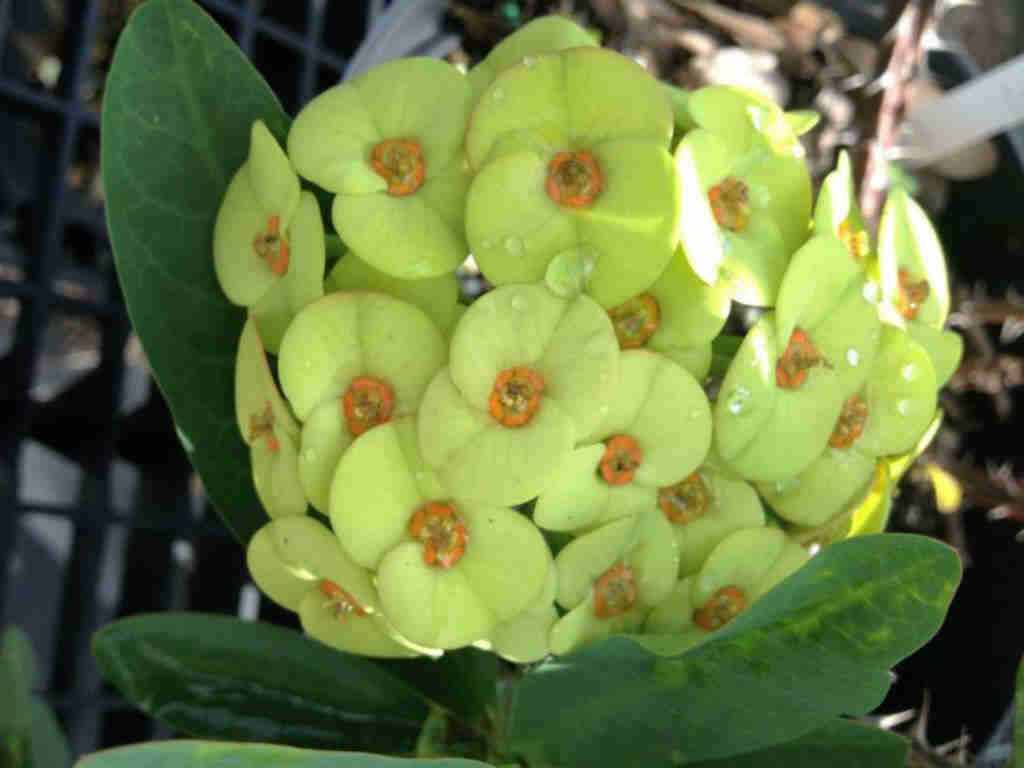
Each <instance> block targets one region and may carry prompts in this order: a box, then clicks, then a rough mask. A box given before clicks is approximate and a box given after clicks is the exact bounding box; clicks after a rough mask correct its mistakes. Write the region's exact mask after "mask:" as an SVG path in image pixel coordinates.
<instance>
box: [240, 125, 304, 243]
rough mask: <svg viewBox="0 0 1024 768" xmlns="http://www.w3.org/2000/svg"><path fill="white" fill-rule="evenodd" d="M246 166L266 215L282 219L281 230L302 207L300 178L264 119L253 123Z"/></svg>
mask: <svg viewBox="0 0 1024 768" xmlns="http://www.w3.org/2000/svg"><path fill="white" fill-rule="evenodd" d="M246 167H247V168H248V169H249V181H250V183H251V184H252V188H253V191H254V192H255V193H256V197H257V199H258V200H259V201H260V205H261V206H262V208H263V210H264V211H265V212H266V213H267V215H276V216H280V217H281V227H282V228H284V227H285V226H287V225H288V224H290V223H291V219H292V214H293V213H294V212H295V208H296V206H298V204H299V177H298V176H296V175H295V171H293V170H292V166H291V163H289V162H288V157H287V156H286V155H285V153H284V150H282V149H281V145H280V144H278V143H277V139H275V138H274V137H273V136H271V135H270V131H269V130H267V126H266V123H264V122H263V121H262V120H257V121H256V122H254V123H253V124H252V130H251V132H250V143H249V158H248V161H247V163H246Z"/></svg>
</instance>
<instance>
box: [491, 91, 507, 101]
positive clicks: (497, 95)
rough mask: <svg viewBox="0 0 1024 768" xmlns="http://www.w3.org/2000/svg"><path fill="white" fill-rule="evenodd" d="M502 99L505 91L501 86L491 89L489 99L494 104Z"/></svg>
mask: <svg viewBox="0 0 1024 768" xmlns="http://www.w3.org/2000/svg"><path fill="white" fill-rule="evenodd" d="M504 100H505V92H504V91H503V90H501V88H495V89H494V90H493V91H491V101H493V102H494V103H495V104H500V103H501V102H502V101H504Z"/></svg>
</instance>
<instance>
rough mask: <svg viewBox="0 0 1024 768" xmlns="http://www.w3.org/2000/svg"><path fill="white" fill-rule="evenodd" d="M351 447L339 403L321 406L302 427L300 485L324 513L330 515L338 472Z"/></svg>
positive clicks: (336, 401)
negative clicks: (333, 484)
mask: <svg viewBox="0 0 1024 768" xmlns="http://www.w3.org/2000/svg"><path fill="white" fill-rule="evenodd" d="M351 444H352V436H351V435H350V434H349V432H348V429H347V428H346V427H345V418H344V415H343V413H342V406H341V402H340V401H338V400H328V401H327V402H325V403H321V404H320V405H318V406H317V407H316V408H314V409H313V412H312V413H311V414H309V418H308V419H306V421H305V423H304V424H303V425H302V442H301V444H300V450H299V482H300V483H301V484H302V490H303V492H304V493H305V494H306V498H307V499H309V503H310V504H312V505H313V507H314V508H316V509H317V510H318V511H320V512H324V513H326V512H327V507H328V499H329V494H330V490H331V481H332V480H333V479H334V470H335V469H337V468H338V462H339V461H340V460H341V456H342V454H343V453H345V451H346V449H347V448H348V447H349V445H351Z"/></svg>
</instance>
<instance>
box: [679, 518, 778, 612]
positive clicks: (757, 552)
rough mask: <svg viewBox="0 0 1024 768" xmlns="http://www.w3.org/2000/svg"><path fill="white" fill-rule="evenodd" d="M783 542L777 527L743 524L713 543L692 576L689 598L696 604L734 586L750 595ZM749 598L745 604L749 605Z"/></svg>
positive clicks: (775, 558) (771, 563) (701, 603)
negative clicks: (713, 546)
mask: <svg viewBox="0 0 1024 768" xmlns="http://www.w3.org/2000/svg"><path fill="white" fill-rule="evenodd" d="M785 545H786V534H784V533H783V532H782V531H781V530H779V529H778V528H744V529H743V530H740V531H736V532H735V533H732V534H729V536H727V537H726V538H725V539H723V540H722V542H721V543H720V544H719V545H718V546H717V547H715V548H714V549H713V550H712V552H711V554H710V555H708V559H707V560H706V561H705V562H704V565H703V567H702V568H701V569H700V572H699V573H698V574H697V576H696V577H694V580H693V584H692V587H691V589H690V599H691V600H692V601H693V605H695V606H697V607H698V608H699V607H700V606H702V605H704V604H705V603H706V602H707V601H708V600H709V599H710V598H711V596H712V595H714V594H715V592H717V591H718V590H720V589H722V588H724V587H728V586H735V587H739V588H740V589H742V590H743V592H744V594H746V595H751V594H753V593H754V592H755V590H757V589H758V586H759V585H760V583H761V581H762V580H763V579H764V577H765V575H766V574H767V573H768V572H769V570H770V569H771V568H772V566H773V565H775V561H776V560H778V558H779V555H780V554H782V551H783V548H784V547H785ZM750 602H751V601H750V600H749V599H748V601H747V604H748V606H749V604H750Z"/></svg>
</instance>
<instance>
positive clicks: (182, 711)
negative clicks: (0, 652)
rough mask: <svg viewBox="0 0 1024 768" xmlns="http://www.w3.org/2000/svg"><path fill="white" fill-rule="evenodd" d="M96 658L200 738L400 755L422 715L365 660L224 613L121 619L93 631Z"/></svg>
mask: <svg viewBox="0 0 1024 768" xmlns="http://www.w3.org/2000/svg"><path fill="white" fill-rule="evenodd" d="M93 653H94V654H95V656H96V660H97V662H98V663H99V667H100V670H101V671H102V672H103V675H104V677H106V678H107V679H108V680H109V681H110V682H112V683H113V684H114V685H116V686H117V687H118V688H119V689H120V690H121V692H122V693H123V694H124V695H125V696H127V697H128V698H129V699H130V700H131V701H132V702H134V703H135V704H136V705H137V706H139V707H140V708H141V709H143V710H144V711H145V712H147V713H149V714H151V715H153V716H154V717H157V718H159V719H161V720H164V721H165V722H167V723H169V724H170V725H172V726H174V727H175V728H178V729H179V730H182V731H185V732H186V733H190V734H193V735H195V736H200V737H203V738H215V739H239V740H243V741H272V742H277V743H282V744H292V745H295V746H304V747H316V748H334V749H338V748H344V749H378V750H386V751H388V752H395V753H402V752H408V751H410V750H411V749H412V748H413V746H414V745H415V743H416V737H417V734H418V733H419V728H420V725H421V724H422V722H423V720H424V719H426V716H427V712H428V706H427V703H426V701H425V700H424V699H423V697H422V696H420V695H419V693H417V692H416V691H415V690H413V689H412V688H410V687H409V686H408V685H406V684H405V683H403V682H402V681H401V680H399V679H397V678H396V677H395V676H393V675H391V674H390V673H388V672H387V671H386V670H384V669H382V668H381V667H380V666H378V665H376V664H374V663H373V662H372V661H370V660H368V659H364V658H362V657H359V656H350V655H348V654H344V653H339V652H338V651H334V650H332V649H330V648H328V647H326V646H323V645H320V644H319V643H317V642H315V641H313V640H310V639H309V638H307V637H305V636H303V635H301V634H299V633H297V632H292V631H290V630H286V629H282V628H280V627H274V626H271V625H269V624H261V623H249V622H243V621H239V620H237V619H233V618H230V617H227V616H206V615H202V614H194V613H162V614H150V615H141V616H133V617H131V618H128V619H122V620H120V621H116V622H114V623H113V624H108V625H107V626H105V627H104V628H103V629H101V630H100V631H99V632H98V633H97V634H96V636H95V638H94V639H93Z"/></svg>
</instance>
